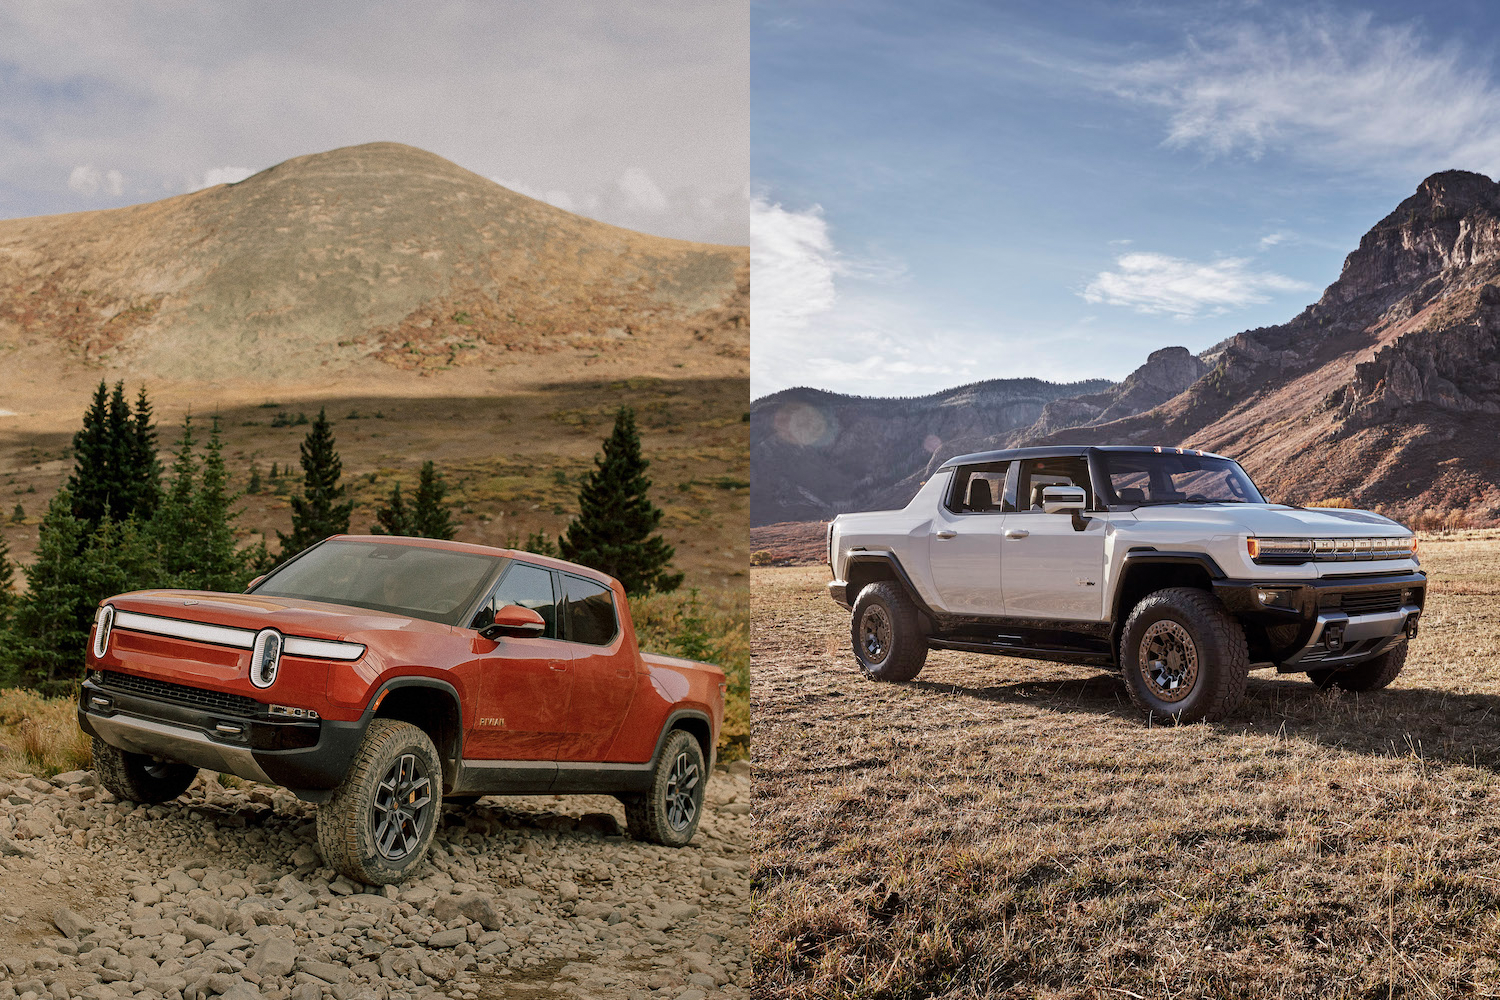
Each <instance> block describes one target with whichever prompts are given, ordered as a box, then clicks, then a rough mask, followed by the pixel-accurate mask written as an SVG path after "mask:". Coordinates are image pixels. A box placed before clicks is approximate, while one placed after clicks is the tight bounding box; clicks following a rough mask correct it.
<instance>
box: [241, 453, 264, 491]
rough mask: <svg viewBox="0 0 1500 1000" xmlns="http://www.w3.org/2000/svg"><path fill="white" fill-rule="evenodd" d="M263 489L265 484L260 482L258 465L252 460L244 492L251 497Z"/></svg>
mask: <svg viewBox="0 0 1500 1000" xmlns="http://www.w3.org/2000/svg"><path fill="white" fill-rule="evenodd" d="M264 488H265V484H264V483H262V482H261V481H260V465H259V463H257V462H255V461H253V460H252V461H251V462H250V482H249V483H248V484H247V485H246V486H245V492H246V493H249V494H252V495H253V494H256V493H259V492H260V491H261V490H262V489H264Z"/></svg>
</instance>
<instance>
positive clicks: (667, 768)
mask: <svg viewBox="0 0 1500 1000" xmlns="http://www.w3.org/2000/svg"><path fill="white" fill-rule="evenodd" d="M707 781H708V773H707V771H706V770H705V769H704V766H703V748H702V747H700V746H699V745H698V741H697V740H696V739H694V738H693V734H692V733H688V732H684V731H683V730H681V729H678V730H675V731H674V732H673V733H672V735H671V736H668V737H667V742H666V744H665V745H664V746H663V747H662V748H661V755H660V756H658V757H657V759H656V767H655V768H654V769H653V770H652V772H651V790H650V791H649V792H646V793H644V794H641V795H622V796H620V801H621V803H623V804H624V806H625V827H626V829H627V830H629V831H630V835H631V836H632V837H634V838H635V839H636V840H649V841H651V842H652V843H653V844H662V845H665V846H667V847H682V846H683V845H685V844H687V842H688V841H690V840H692V839H693V834H695V833H697V832H698V822H699V821H700V820H701V819H702V818H703V789H704V786H705V784H706V783H707Z"/></svg>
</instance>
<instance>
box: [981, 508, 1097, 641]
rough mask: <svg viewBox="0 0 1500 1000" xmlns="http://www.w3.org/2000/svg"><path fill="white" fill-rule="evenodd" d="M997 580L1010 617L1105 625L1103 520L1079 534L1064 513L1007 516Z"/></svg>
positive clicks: (1091, 520) (1094, 519) (1091, 523)
mask: <svg viewBox="0 0 1500 1000" xmlns="http://www.w3.org/2000/svg"><path fill="white" fill-rule="evenodd" d="M1002 520H1003V521H1004V522H1005V524H1004V528H1003V531H1002V532H1001V538H1002V542H1001V551H1002V556H1001V564H1000V566H1001V569H1000V579H1001V582H1002V585H1003V587H1004V591H1005V613H1006V615H1007V616H1009V617H1011V618H1055V619H1061V620H1072V621H1090V622H1097V621H1103V620H1104V529H1105V526H1106V525H1105V520H1104V518H1102V517H1099V516H1097V515H1090V517H1089V522H1088V525H1087V527H1086V528H1085V529H1084V530H1083V531H1075V530H1073V519H1072V517H1070V516H1068V515H1067V514H1044V513H1041V512H1040V511H1032V512H1021V513H1014V514H1006V515H1005V516H1004V517H1003V518H1002Z"/></svg>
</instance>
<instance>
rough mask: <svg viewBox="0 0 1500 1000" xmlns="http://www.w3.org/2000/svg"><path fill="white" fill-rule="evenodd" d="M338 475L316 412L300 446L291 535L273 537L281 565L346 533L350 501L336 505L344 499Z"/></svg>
mask: <svg viewBox="0 0 1500 1000" xmlns="http://www.w3.org/2000/svg"><path fill="white" fill-rule="evenodd" d="M342 471H343V463H342V462H340V461H339V453H338V450H337V449H336V448H335V447H334V440H333V431H332V430H331V429H330V428H329V426H328V411H327V409H326V408H325V409H322V410H319V411H318V419H317V420H314V421H313V425H312V430H310V431H308V432H307V438H306V440H304V441H303V442H302V472H303V476H302V495H301V496H294V497H292V533H291V534H290V535H284V534H282V533H281V532H279V531H278V532H277V533H276V536H277V538H279V539H280V540H281V559H282V561H283V562H284V561H286V560H287V559H290V558H291V557H292V556H294V555H296V554H297V553H299V552H301V551H302V550H303V549H306V548H307V547H308V546H310V545H315V544H317V543H318V542H321V541H322V540H323V539H325V538H327V537H328V536H329V535H340V534H343V533H345V532H347V531H348V530H349V515H350V514H351V513H353V511H354V501H352V500H349V501H346V502H344V503H339V502H338V501H339V500H340V499H342V497H343V495H344V487H343V486H342V485H340V483H339V476H340V475H341V473H342Z"/></svg>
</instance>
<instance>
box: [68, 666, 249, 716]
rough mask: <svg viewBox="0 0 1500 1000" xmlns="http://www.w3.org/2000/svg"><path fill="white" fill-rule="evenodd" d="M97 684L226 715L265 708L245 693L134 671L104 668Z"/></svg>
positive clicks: (243, 713) (247, 712)
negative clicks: (191, 685)
mask: <svg viewBox="0 0 1500 1000" xmlns="http://www.w3.org/2000/svg"><path fill="white" fill-rule="evenodd" d="M96 683H98V684H99V685H100V686H101V687H104V688H108V689H110V690H113V691H120V692H123V693H125V694H134V695H139V696H141V697H143V698H155V699H156V700H158V701H170V702H175V703H176V704H178V705H191V706H193V707H194V708H206V709H208V710H210V711H213V712H223V713H225V714H226V715H247V716H248V715H256V714H258V713H259V712H261V711H262V710H263V709H264V708H265V706H264V705H262V704H261V703H260V702H258V701H256V700H255V699H254V698H246V697H245V696H244V695H242V694H225V693H223V692H222V691H209V690H207V689H205V688H195V687H188V686H187V685H185V684H172V683H170V682H168V681H159V680H154V679H153V678H150V677H137V676H135V675H134V674H122V673H118V672H117V671H113V670H103V671H100V672H99V675H98V680H97V682H96Z"/></svg>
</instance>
